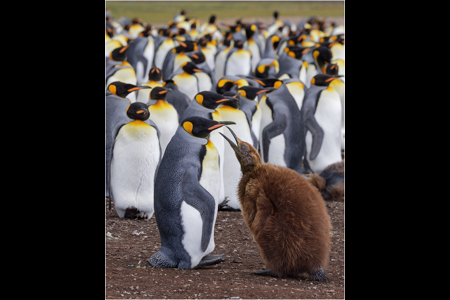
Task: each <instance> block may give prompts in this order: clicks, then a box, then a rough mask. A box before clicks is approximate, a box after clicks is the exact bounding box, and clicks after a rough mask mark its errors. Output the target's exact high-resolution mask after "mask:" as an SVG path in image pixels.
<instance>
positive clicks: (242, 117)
mask: <svg viewBox="0 0 450 300" xmlns="http://www.w3.org/2000/svg"><path fill="white" fill-rule="evenodd" d="M246 101H248V100H246ZM216 110H217V111H218V112H219V113H220V117H221V118H222V120H227V121H233V122H235V123H236V125H235V126H234V127H235V130H236V132H238V136H239V138H240V139H241V140H243V141H246V142H247V143H250V144H253V138H252V131H251V123H249V120H248V119H247V115H246V114H245V112H243V111H242V110H240V109H236V108H234V107H231V106H229V105H223V106H221V107H218V108H217V109H216ZM224 134H225V135H226V136H228V135H229V136H230V137H231V135H230V133H228V132H224ZM241 176H242V172H241V171H240V168H239V162H237V161H236V159H235V155H234V152H233V151H232V149H229V148H228V149H227V148H225V151H224V166H223V180H224V192H225V200H227V201H228V202H227V203H226V206H224V207H225V208H226V209H230V210H240V205H239V199H238V195H237V185H238V183H239V180H240V178H241Z"/></svg>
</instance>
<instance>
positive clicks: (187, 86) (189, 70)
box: [170, 62, 203, 100]
mask: <svg viewBox="0 0 450 300" xmlns="http://www.w3.org/2000/svg"><path fill="white" fill-rule="evenodd" d="M181 69H182V70H183V71H184V72H183V73H181V74H177V75H174V76H172V77H171V78H170V79H172V80H173V81H175V82H176V83H177V85H178V90H179V91H180V92H182V93H183V94H186V95H187V96H188V97H189V99H191V100H192V99H193V98H194V96H195V95H197V93H198V92H200V89H199V83H198V78H197V77H196V76H195V75H194V73H196V72H203V71H202V70H200V69H198V68H197V66H196V65H195V64H193V63H192V62H184V63H182V64H181Z"/></svg>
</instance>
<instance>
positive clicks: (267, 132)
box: [260, 83, 305, 174]
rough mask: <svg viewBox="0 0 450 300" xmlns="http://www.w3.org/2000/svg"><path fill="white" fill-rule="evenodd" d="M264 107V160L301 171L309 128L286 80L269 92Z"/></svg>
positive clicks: (262, 151)
mask: <svg viewBox="0 0 450 300" xmlns="http://www.w3.org/2000/svg"><path fill="white" fill-rule="evenodd" d="M260 104H261V103H260ZM261 108H262V112H263V120H262V122H261V134H260V147H261V148H260V150H261V158H262V159H263V163H272V164H275V165H279V166H282V167H287V168H290V169H293V170H295V171H296V172H297V173H299V174H301V172H302V157H303V155H304V152H305V143H304V139H305V129H304V126H303V119H302V114H301V111H300V109H299V107H298V104H297V102H296V101H295V99H294V97H293V96H292V95H291V93H290V92H289V89H288V86H287V85H286V84H285V83H283V84H281V85H280V86H279V87H278V88H277V89H276V90H275V91H273V92H271V93H270V94H267V95H266V98H265V103H264V107H263V106H262V107H261ZM263 108H264V109H263Z"/></svg>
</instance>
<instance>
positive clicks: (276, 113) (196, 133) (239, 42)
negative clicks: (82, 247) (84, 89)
mask: <svg viewBox="0 0 450 300" xmlns="http://www.w3.org/2000/svg"><path fill="white" fill-rule="evenodd" d="M273 17H274V19H273V22H272V23H270V24H264V23H261V22H255V23H245V22H243V21H241V20H237V21H236V22H235V24H223V23H220V25H219V22H217V18H216V16H215V15H212V16H211V17H210V18H209V20H208V21H207V22H205V23H203V24H201V23H200V21H199V20H198V19H195V18H190V17H189V16H188V14H187V12H186V11H184V10H179V11H178V12H177V13H176V14H175V16H174V17H173V19H172V20H168V23H167V24H166V25H165V26H164V27H162V28H156V27H155V26H152V25H151V24H149V23H146V22H144V21H143V20H140V19H139V18H134V19H133V20H131V21H130V20H129V19H127V18H123V17H121V18H120V19H114V18H113V17H112V16H111V13H110V12H109V11H108V10H106V26H105V118H106V123H105V197H107V198H109V199H110V201H111V200H112V201H114V203H115V208H116V211H117V213H118V215H119V217H121V218H122V217H129V218H136V217H137V218H151V217H152V216H153V215H155V218H156V221H157V224H158V228H159V230H160V236H161V250H160V251H158V252H157V253H156V254H155V255H153V256H152V257H151V258H149V259H148V262H149V263H150V264H151V265H152V266H155V267H178V268H183V269H193V268H200V267H203V266H208V265H213V264H217V263H221V262H223V261H224V259H223V258H222V256H223V255H221V254H219V255H209V253H211V252H212V251H213V250H214V224H215V220H216V216H217V210H232V211H233V210H234V211H242V214H243V216H244V217H245V218H246V220H247V218H248V216H249V214H251V213H252V211H251V210H249V208H248V207H246V206H245V204H244V203H243V201H244V200H243V194H242V193H243V192H242V191H243V190H245V184H244V183H243V182H244V181H245V182H247V183H248V180H244V178H246V176H245V172H244V173H243V171H244V169H245V168H244V167H243V163H242V158H239V156H238V153H237V152H236V148H235V146H236V144H237V145H238V146H240V145H246V147H247V148H246V149H247V151H244V152H242V153H244V154H245V155H247V154H248V153H252V155H253V156H254V157H258V159H259V164H261V165H265V164H269V165H270V166H276V167H274V171H273V174H272V176H275V177H276V176H277V172H278V170H279V168H281V169H283V170H288V171H289V172H288V174H290V175H287V176H288V178H289V179H290V180H285V181H286V182H287V181H289V182H292V181H299V182H300V183H298V184H299V185H300V186H302V187H303V189H299V190H298V191H299V194H300V195H299V196H300V197H301V194H302V193H305V192H307V191H308V192H307V193H310V192H311V191H312V193H313V194H314V197H312V198H314V199H315V200H314V199H313V200H308V201H309V202H308V201H306V200H305V201H306V202H308V203H310V202H311V201H318V202H319V206H320V205H323V199H330V198H332V199H334V200H342V199H343V196H344V184H343V182H344V175H343V174H344V165H343V162H342V158H341V151H342V150H345V126H344V124H345V123H344V110H345V28H344V26H343V25H340V26H337V25H336V24H334V23H331V24H328V23H327V22H325V21H324V20H320V19H317V18H316V17H311V18H307V19H305V20H302V21H301V22H299V23H298V24H294V23H293V22H291V21H284V22H283V21H281V20H280V19H279V16H278V12H274V14H273ZM224 125H228V126H230V127H228V126H227V127H228V128H229V129H231V128H232V130H223V128H222V127H223V126H224ZM220 135H222V136H223V137H221V136H220ZM225 139H226V140H227V141H228V143H230V145H232V142H231V141H233V140H234V141H236V144H235V145H234V147H233V146H231V147H230V145H228V143H225ZM247 152H248V153H247ZM245 155H244V156H245ZM236 158H238V159H236ZM283 172H285V171H283ZM283 174H284V173H283ZM243 175H244V176H243ZM268 176H271V174H270V171H269V174H268ZM280 176H286V175H280ZM247 177H248V176H247ZM309 177H311V178H310V179H309ZM247 179H248V178H247ZM278 182H280V184H283V181H278ZM284 184H287V183H284ZM329 186H330V187H329ZM311 187H312V188H313V190H311ZM277 188H281V190H279V194H280V195H283V189H282V187H277ZM321 195H322V196H323V197H322V196H321ZM303 202H304V201H303ZM294 203H295V202H294ZM299 205H300V206H302V205H304V204H302V201H300V202H299ZM308 205H310V204H308ZM247 206H248V205H247ZM258 209H259V208H258ZM295 209H299V208H298V207H297V208H295ZM312 211H313V210H312ZM261 213H262V212H261ZM323 214H324V211H323V210H320V212H317V211H316V212H312V213H311V215H305V214H301V215H302V218H303V219H298V220H293V221H298V222H307V223H308V222H310V223H311V224H314V223H315V222H318V223H320V224H321V225H320V226H321V228H322V229H323V228H325V229H327V228H328V229H329V220H328V219H327V217H324V215H323ZM325 215H326V211H325ZM275 221H276V220H275V219H273V220H271V222H272V226H275V225H276V224H273V222H275ZM286 222H288V221H286ZM247 224H248V225H249V228H250V229H251V231H252V234H253V236H254V240H255V241H256V242H257V243H258V245H259V246H260V249H261V255H262V256H263V258H264V260H265V262H266V265H267V266H268V267H270V268H272V269H273V272H269V271H267V272H262V271H260V272H254V274H257V275H273V276H281V277H285V276H297V275H298V273H299V272H307V273H308V274H309V275H310V278H311V279H314V280H326V279H327V277H326V275H325V273H324V272H323V270H322V267H326V258H324V257H327V255H328V251H329V249H328V248H329V236H328V235H327V234H322V233H321V234H320V237H319V238H318V239H319V240H317V239H316V241H315V242H307V239H306V240H302V243H306V245H305V247H306V248H305V249H307V251H309V250H311V249H316V248H317V249H318V248H320V251H319V250H317V251H316V252H317V253H319V252H320V254H315V253H311V252H302V251H300V252H299V253H306V254H304V255H306V256H308V257H312V258H313V259H312V261H314V262H315V263H314V264H311V263H309V264H308V263H304V262H301V261H302V259H304V258H305V257H300V258H299V260H292V261H290V262H288V263H287V264H285V262H283V259H285V260H286V259H288V258H287V257H289V256H284V255H282V254H280V253H266V252H265V248H264V247H263V246H261V243H262V244H264V242H260V241H261V239H265V243H266V244H267V243H269V244H270V243H271V244H274V243H275V244H276V242H275V241H274V240H272V241H270V242H269V240H270V236H273V235H274V234H275V235H276V233H274V232H271V234H269V236H266V237H264V236H263V235H264V232H265V231H264V230H262V229H261V230H258V229H257V228H259V227H255V228H256V229H255V228H253V227H251V225H250V224H249V223H248V222H247ZM277 226H278V227H279V228H282V227H283V226H284V225H283V226H282V225H279V224H278V225H277ZM275 227H276V226H275ZM252 228H253V229H252ZM293 230H294V229H293ZM294 231H295V230H294ZM328 233H329V232H328ZM308 234H311V233H308ZM267 239H269V240H267ZM284 242H286V241H284ZM290 242H291V243H297V242H298V241H287V243H288V244H289V243H290ZM308 243H310V244H309V245H308ZM318 245H319V246H318ZM314 247H316V248H314ZM313 252H314V251H313ZM273 255H275V256H277V259H278V261H277V263H275V265H274V264H273V261H274V260H273V257H271V256H273ZM301 255H302V254H300V256H301ZM319 256H320V257H319ZM294 262H296V267H294V268H293V269H292V268H291V269H289V268H288V267H287V265H289V263H291V264H292V263H294ZM283 266H284V267H283ZM288 269H289V270H288Z"/></svg>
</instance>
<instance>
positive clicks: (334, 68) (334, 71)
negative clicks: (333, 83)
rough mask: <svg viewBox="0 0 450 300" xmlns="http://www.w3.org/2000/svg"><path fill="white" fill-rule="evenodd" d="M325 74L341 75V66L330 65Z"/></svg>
mask: <svg viewBox="0 0 450 300" xmlns="http://www.w3.org/2000/svg"><path fill="white" fill-rule="evenodd" d="M325 73H326V74H328V75H337V74H338V73H339V66H338V65H337V64H328V65H327V68H326V70H325Z"/></svg>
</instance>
